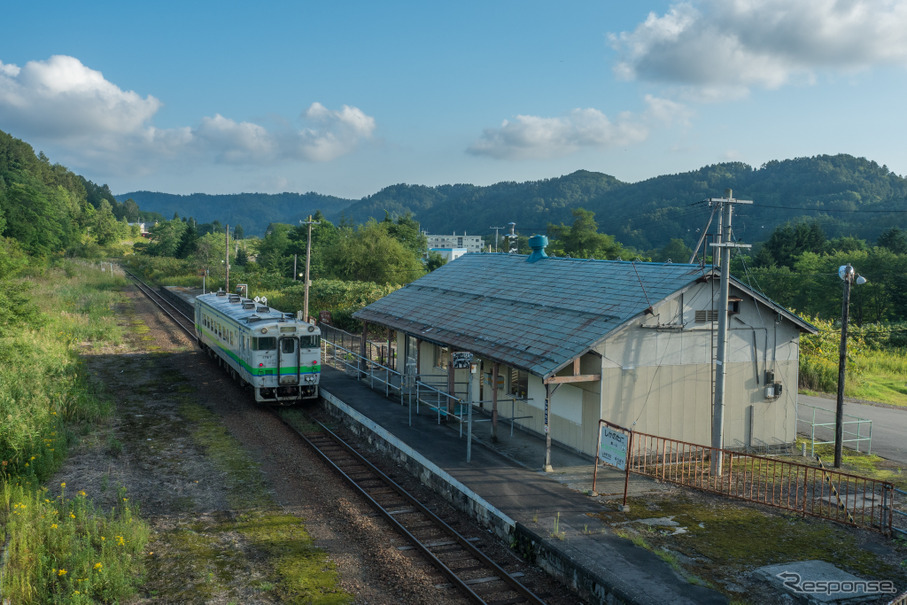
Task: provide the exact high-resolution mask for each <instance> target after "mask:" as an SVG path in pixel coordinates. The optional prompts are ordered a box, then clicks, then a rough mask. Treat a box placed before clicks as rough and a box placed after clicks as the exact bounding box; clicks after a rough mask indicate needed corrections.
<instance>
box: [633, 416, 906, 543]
mask: <svg viewBox="0 0 907 605" xmlns="http://www.w3.org/2000/svg"><path fill="white" fill-rule="evenodd" d="M719 457H720V464H717V462H719ZM628 458H629V470H630V471H632V472H635V473H638V474H641V475H646V476H649V477H654V478H655V479H659V480H662V481H669V482H671V483H676V484H679V485H684V486H687V487H693V488H697V489H701V490H705V491H709V492H713V493H717V494H721V495H724V496H728V497H731V498H738V499H741V500H746V501H749V502H757V503H760V504H764V505H768V506H772V507H775V508H780V509H784V510H790V511H795V512H798V513H802V514H805V515H812V516H815V517H821V518H823V519H830V520H832V521H838V522H841V523H846V524H849V525H853V526H857V527H862V528H867V529H873V530H876V531H879V532H881V533H883V534H885V535H889V536H890V535H891V534H892V531H893V529H894V528H893V525H892V517H893V511H894V486H893V485H892V484H891V483H889V482H887V481H877V480H875V479H869V478H866V477H859V476H856V475H851V474H849V473H843V472H840V471H836V470H830V469H826V468H824V467H823V466H821V461H819V462H820V466H809V465H806V464H800V463H796V462H789V461H786V460H779V459H777V458H768V457H765V456H756V455H753V454H745V453H741V452H734V451H730V450H724V449H717V448H712V447H709V446H705V445H697V444H694V443H688V442H685V441H678V440H675V439H668V438H665V437H658V436H656V435H648V434H646V433H638V432H633V433H632V434H631V436H630V444H629V457H628ZM716 469H720V471H718V470H716Z"/></svg>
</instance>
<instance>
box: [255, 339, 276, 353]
mask: <svg viewBox="0 0 907 605" xmlns="http://www.w3.org/2000/svg"><path fill="white" fill-rule="evenodd" d="M276 348H277V338H276V337H274V336H263V337H261V338H253V339H252V350H253V351H273V350H275V349H276Z"/></svg>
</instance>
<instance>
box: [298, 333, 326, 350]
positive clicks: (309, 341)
mask: <svg viewBox="0 0 907 605" xmlns="http://www.w3.org/2000/svg"><path fill="white" fill-rule="evenodd" d="M299 346H300V347H302V348H303V349H316V348H318V347H320V346H321V336H319V335H318V334H313V335H312V336H300V337H299Z"/></svg>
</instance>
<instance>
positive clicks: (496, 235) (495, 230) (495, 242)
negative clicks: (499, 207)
mask: <svg viewBox="0 0 907 605" xmlns="http://www.w3.org/2000/svg"><path fill="white" fill-rule="evenodd" d="M489 229H494V251H495V252H497V251H498V231H500V230H501V229H506V227H489Z"/></svg>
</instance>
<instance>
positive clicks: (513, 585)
mask: <svg viewBox="0 0 907 605" xmlns="http://www.w3.org/2000/svg"><path fill="white" fill-rule="evenodd" d="M277 417H278V418H279V419H280V421H281V422H283V423H284V424H285V425H286V426H288V427H289V428H290V429H291V430H292V431H293V432H294V433H295V434H296V435H298V436H299V437H300V438H301V439H302V440H303V441H305V442H306V443H307V444H308V445H309V446H310V447H311V448H312V449H313V450H314V451H315V452H316V453H317V454H318V455H319V456H320V457H321V458H322V459H323V460H324V461H325V462H326V463H327V464H328V465H330V466H331V467H332V468H334V469H335V470H336V471H337V472H338V473H339V474H340V475H341V476H342V477H343V478H344V479H345V480H346V481H347V482H348V483H349V484H350V485H351V486H352V487H353V488H354V489H355V490H356V491H357V492H359V493H360V494H361V495H362V496H363V497H365V498H366V500H368V501H369V502H370V503H371V504H372V506H374V507H375V508H376V510H377V511H378V512H379V513H380V514H381V515H382V516H383V517H384V518H385V519H386V520H387V521H389V522H390V523H391V524H392V525H393V526H394V527H395V528H396V529H397V530H398V531H399V532H400V533H401V534H402V535H403V536H404V537H406V539H407V540H408V541H409V542H410V543H411V544H412V545H413V546H414V547H415V548H416V549H418V550H419V551H420V552H421V553H422V554H423V555H424V556H425V557H426V558H427V559H428V560H429V561H430V562H431V563H432V564H433V565H434V566H435V567H437V568H438V570H440V571H441V573H443V574H444V575H445V576H446V577H447V578H448V579H450V580H451V582H453V583H454V585H455V586H456V587H457V588H459V589H460V590H461V591H462V592H463V593H465V594H466V596H467V597H468V598H469V599H470V600H472V601H473V602H476V603H487V601H486V600H484V599H483V598H482V596H481V595H479V594H478V593H476V592H475V591H474V590H473V589H472V588H471V587H470V586H469V585H468V583H467V580H464V579H462V578H461V577H460V576H459V575H458V574H457V573H456V572H455V571H453V570H452V569H450V567H449V566H448V565H446V564H445V563H444V562H443V561H441V560H440V559H439V558H438V557H437V556H436V555H435V553H433V552H432V551H431V550H430V547H429V545H427V544H425V543H424V542H422V541H421V540H419V539H418V538H417V537H416V536H415V535H413V533H412V532H411V531H410V530H409V529H407V527H406V526H404V524H403V523H402V522H401V521H400V520H399V519H397V518H396V516H395V515H394V514H393V513H392V512H391V511H389V510H388V509H387V508H385V507H384V506H382V505H381V504H380V503H379V502H378V501H377V500H376V499H375V498H373V497H372V495H371V494H370V493H369V492H368V491H367V490H366V489H365V488H364V487H363V486H362V485H360V484H361V483H363V480H356V479H354V478H353V477H352V476H351V475H350V473H348V472H346V471H345V470H343V469H342V468H341V466H340V464H339V463H338V462H336V461H335V460H334V459H333V458H332V457H331V456H330V454H328V453H327V452H325V451H324V449H323V447H320V446H319V445H318V444H316V443H315V442H314V441H313V439H311V438H310V437H309V436H307V435H305V434H304V433H302V432H301V431H299V430H298V429H296V428H295V427H294V426H292V425H291V424H290V423H289V422H287V421H286V420H284V419H283V418H281V417H280V415H279V414H277ZM307 420H308V421H310V422H312V423H314V424H316V425H317V426H318V427H319V428H320V429H321V431H323V433H322V435H324V436H325V437H326V438H327V439H328V440H329V441H330V443H331V444H333V445H336V446H339V447H340V448H342V449H343V451H344V452H345V453H346V454H348V455H350V456H352V458H353V459H354V461H355V463H357V464H360V465H362V466H364V467H365V468H366V469H367V470H368V471H369V472H370V473H372V474H373V476H372V477H369V479H373V478H374V477H377V478H378V479H380V481H381V482H382V484H383V485H385V486H387V487H390V488H391V489H392V490H393V491H394V492H396V494H397V495H399V496H400V497H401V498H403V499H404V500H405V501H406V503H407V504H408V505H410V506H412V507H413V508H414V509H415V510H416V512H418V513H420V514H422V515H424V516H425V517H427V518H428V519H429V520H430V521H431V522H432V523H433V524H435V526H436V527H437V528H439V529H441V530H442V531H443V532H444V533H445V534H447V535H448V537H451V538H453V539H454V541H455V542H456V543H457V545H459V546H460V547H461V548H462V549H463V550H465V551H466V553H467V554H468V555H469V556H470V557H472V558H473V559H475V560H476V561H478V562H479V563H480V564H481V565H483V566H484V567H485V568H487V569H488V570H490V571H491V573H492V574H493V575H494V576H495V577H496V578H497V579H499V580H500V581H502V582H504V583H505V584H506V585H507V588H508V589H509V590H510V591H511V592H512V593H515V594H516V595H517V597H518V598H519V599H520V601H519V602H525V603H534V604H537V605H543V604H544V601H543V600H542V599H541V598H539V597H538V596H536V595H535V594H534V593H533V592H532V591H531V590H529V589H528V588H527V587H525V586H524V585H523V584H521V583H520V582H519V581H517V580H516V579H515V578H514V577H513V576H511V575H510V574H509V573H508V572H507V571H506V570H505V569H504V568H502V567H501V566H500V565H498V564H497V563H496V562H495V561H494V560H492V559H491V558H489V557H488V555H486V554H485V553H483V552H482V551H481V550H479V549H478V548H476V547H475V546H474V545H473V544H472V543H470V541H469V540H468V539H467V538H466V537H464V536H463V535H462V534H460V533H459V532H458V531H457V530H455V529H454V528H453V527H451V526H450V525H449V524H448V523H446V522H445V521H444V520H443V519H441V518H440V517H438V516H437V515H436V514H435V513H433V512H432V511H431V510H429V509H428V508H426V507H425V505H424V504H422V503H421V502H420V501H419V500H418V499H416V497H415V496H413V495H412V494H410V493H409V492H408V491H407V490H406V489H405V488H403V487H402V486H400V485H399V484H398V483H397V482H396V481H394V480H393V479H391V478H390V477H388V476H387V475H386V474H385V473H384V472H383V471H381V470H380V469H379V468H378V467H376V466H375V465H374V464H372V463H371V462H370V461H369V460H367V459H366V458H365V457H364V456H363V455H362V454H361V453H359V452H358V451H357V450H356V449H355V448H354V447H353V446H352V445H350V444H349V443H347V442H346V441H344V440H343V438H341V437H340V436H339V435H337V434H336V433H334V432H333V431H332V430H331V429H329V428H328V427H327V426H325V425H324V424H323V423H321V422H319V421H318V420H315V419H314V418H311V417H309V418H307ZM495 600H496V601H497V600H498V599H495Z"/></svg>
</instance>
